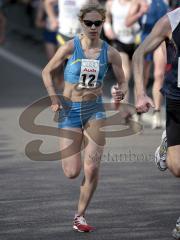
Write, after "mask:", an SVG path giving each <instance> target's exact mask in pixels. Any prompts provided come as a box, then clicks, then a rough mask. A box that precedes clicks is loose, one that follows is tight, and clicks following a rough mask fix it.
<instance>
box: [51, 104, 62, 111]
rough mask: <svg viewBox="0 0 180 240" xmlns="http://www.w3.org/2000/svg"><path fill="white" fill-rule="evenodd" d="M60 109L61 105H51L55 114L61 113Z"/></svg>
mask: <svg viewBox="0 0 180 240" xmlns="http://www.w3.org/2000/svg"><path fill="white" fill-rule="evenodd" d="M59 109H60V105H59V104H57V103H56V104H52V105H51V110H52V111H53V112H57V111H59Z"/></svg>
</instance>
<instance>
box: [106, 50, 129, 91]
mask: <svg viewBox="0 0 180 240" xmlns="http://www.w3.org/2000/svg"><path fill="white" fill-rule="evenodd" d="M108 57H109V63H111V64H112V68H113V72H114V74H115V77H116V80H117V86H118V89H119V90H120V91H121V92H122V93H123V95H125V94H126V92H127V89H128V86H127V82H126V80H125V75H124V71H123V68H122V60H121V56H120V54H119V52H118V51H117V50H116V49H115V48H113V47H110V49H109V52H108Z"/></svg>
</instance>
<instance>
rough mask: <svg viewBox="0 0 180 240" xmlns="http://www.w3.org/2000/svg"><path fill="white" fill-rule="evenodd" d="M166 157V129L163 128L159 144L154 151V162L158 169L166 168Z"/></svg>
mask: <svg viewBox="0 0 180 240" xmlns="http://www.w3.org/2000/svg"><path fill="white" fill-rule="evenodd" d="M166 157H167V137H166V130H164V132H163V134H162V138H161V144H160V146H159V147H158V148H157V149H156V152H155V163H156V165H157V167H158V168H159V170H160V171H165V170H166V169H167V164H166Z"/></svg>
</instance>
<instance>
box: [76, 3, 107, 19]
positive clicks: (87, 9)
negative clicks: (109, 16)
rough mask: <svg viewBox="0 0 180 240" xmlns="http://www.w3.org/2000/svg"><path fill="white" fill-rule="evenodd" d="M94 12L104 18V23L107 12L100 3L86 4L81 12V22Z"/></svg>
mask: <svg viewBox="0 0 180 240" xmlns="http://www.w3.org/2000/svg"><path fill="white" fill-rule="evenodd" d="M92 11H96V12H98V13H99V14H100V15H101V16H102V20H103V21H104V20H105V18H106V10H105V9H104V7H103V6H101V5H100V4H98V3H89V4H85V5H83V6H82V8H81V9H80V12H79V15H78V17H79V20H80V21H82V20H83V18H84V16H85V15H86V13H89V12H92Z"/></svg>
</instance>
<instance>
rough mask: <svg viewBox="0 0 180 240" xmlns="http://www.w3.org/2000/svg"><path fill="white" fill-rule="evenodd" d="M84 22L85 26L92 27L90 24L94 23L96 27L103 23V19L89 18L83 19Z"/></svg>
mask: <svg viewBox="0 0 180 240" xmlns="http://www.w3.org/2000/svg"><path fill="white" fill-rule="evenodd" d="M83 22H84V24H85V25H86V26H87V27H92V25H93V24H94V25H95V26H96V27H100V26H101V25H102V23H103V21H101V20H97V21H94V22H93V21H90V20H83Z"/></svg>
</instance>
